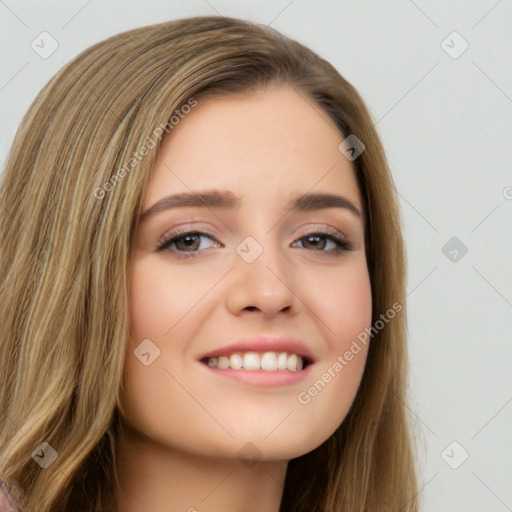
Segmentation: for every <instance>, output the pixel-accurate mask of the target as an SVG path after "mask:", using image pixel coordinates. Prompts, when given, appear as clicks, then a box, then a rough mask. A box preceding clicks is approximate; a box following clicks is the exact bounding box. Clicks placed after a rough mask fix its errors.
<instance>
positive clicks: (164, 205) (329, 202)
mask: <svg viewBox="0 0 512 512" xmlns="http://www.w3.org/2000/svg"><path fill="white" fill-rule="evenodd" d="M241 204H242V198H241V197H239V196H237V195H235V194H234V193H233V192H231V191H229V190H224V191H221V190H207V191H204V192H185V193H182V194H176V195H172V196H167V197H164V198H163V199H160V200H159V201H157V202H156V203H155V204H154V205H153V206H151V207H149V208H148V209H147V210H145V211H144V212H142V214H141V216H140V219H139V220H143V219H146V218H148V217H151V216H153V215H155V214H156V213H159V212H162V211H165V210H169V209H171V208H180V207H184V206H203V207H208V208H221V209H233V208H239V207H240V206H241ZM287 207H288V208H287V209H289V210H295V211H311V210H321V209H324V208H343V209H345V210H348V211H350V212H352V213H353V214H354V215H355V216H356V217H361V212H360V210H359V208H357V207H356V206H355V205H354V203H352V202H351V201H350V200H349V199H347V198H346V197H343V196H339V195H335V194H326V193H307V194H304V195H300V196H296V197H293V198H292V199H291V200H290V202H289V203H288V205H287Z"/></svg>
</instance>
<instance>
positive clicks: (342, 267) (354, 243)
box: [117, 86, 372, 512]
mask: <svg viewBox="0 0 512 512" xmlns="http://www.w3.org/2000/svg"><path fill="white" fill-rule="evenodd" d="M343 139H344V137H343V136H342V134H341V133H340V132H339V130H338V129H337V128H336V126H335V125H334V124H333V122H332V121H331V120H330V119H329V118H328V117H327V115H326V114H325V113H324V112H323V111H321V109H320V108H319V107H318V106H317V105H316V104H314V103H313V102H312V101H311V100H308V99H306V98H305V97H304V96H303V95H300V94H298V93H297V92H295V91H294V90H293V89H292V88H290V87H288V86H281V87H277V88H272V89H268V90H266V91H265V92H258V93H254V94H248V95H228V96H223V97H217V98H210V99H206V100H202V101H199V104H198V106H196V107H195V108H194V109H193V110H192V111H191V112H190V113H189V114H188V115H187V116H186V117H185V118H184V119H182V120H181V121H180V123H179V124H178V125H177V126H176V127H175V128H174V129H173V130H172V132H171V134H170V136H169V137H167V138H166V139H165V140H164V143H163V144H162V147H161V150H160V153H159V155H158V158H157V162H156V165H155V167H154V169H153V172H152V175H151V177H150V181H149V185H148V188H147V190H146V193H145V197H144V201H143V210H144V211H145V210H146V209H147V208H149V207H150V206H152V205H153V204H155V203H156V202H157V201H159V200H160V199H162V198H163V197H165V196H168V195H170V194H176V193H181V192H191V191H194V192H196V191H203V190H211V189H218V190H229V191H232V192H234V193H236V194H238V195H240V196H241V197H242V199H243V203H242V205H241V207H240V208H238V209H236V208H235V209H221V208H215V207H208V208H206V207H201V206H199V207H190V206H188V207H179V208H172V209H168V210H165V211H161V212H159V213H157V214H155V215H153V216H149V217H146V218H144V219H143V220H142V221H141V222H140V223H139V225H138V227H137V231H136V235H135V239H134V245H133V252H132V256H131V264H130V272H129V285H130V289H129V299H130V304H129V308H130V310H129V312H130V322H131V325H130V334H131V335H130V339H129V340H128V342H127V354H126V364H125V371H124V389H123V393H122V400H121V413H122V418H123V428H122V431H121V434H120V439H119V461H118V465H119V475H120V487H119V488H118V489H117V499H118V504H119V510H122V511H124V512H132V511H134V512H135V511H140V510H145V511H147V512H156V511H158V512H161V511H164V510H173V511H175V510H176V511H181V510H183V511H184V512H185V511H190V512H192V511H194V510H197V511H200V512H212V511H221V510H222V511H225V510H230V511H232V512H238V511H240V512H241V511H244V512H248V511H249V512H250V511H268V512H277V511H278V509H279V504H280V501H281V497H282V486H283V483H284V478H285V474H286V468H287V463H288V461H289V460H290V459H292V458H295V457H298V456H300V455H303V454H305V453H307V452H310V451H311V450H313V449H314V448H316V447H318V446H319V445H320V444H321V443H323V442H324V441H325V440H326V439H327V438H329V437H330V436H331V435H332V433H333V432H334V431H335V430H336V428H337V427H338V426H339V425H340V424H341V423H342V421H343V419H344V418H345V416H346V414H347V412H348V410H349V408H350V406H351V404H352V402H353V400H354V397H355V394H356V391H357V389H358V386H359V383H360V380H361V377H362V373H363V370H364V365H365V361H366V354H367V347H364V346H363V347H362V349H361V351H360V352H358V354H357V355H355V356H354V357H353V359H352V360H351V361H350V362H348V363H347V365H346V366H344V368H343V370H342V371H340V372H337V373H336V372H335V373H334V374H335V377H334V378H332V379H331V380H330V382H329V383H328V384H327V385H326V386H325V387H324V388H323V389H322V390H321V391H320V392H318V393H317V394H316V396H314V397H311V400H310V401H309V403H307V404H302V403H300V402H299V401H298V398H297V397H298V394H299V393H300V392H304V391H307V390H308V388H310V387H311V386H312V385H313V383H314V382H315V381H317V380H318V379H319V378H321V376H322V374H324V373H325V372H327V371H328V369H329V368H331V374H332V373H333V372H332V366H333V364H334V363H335V362H336V360H337V357H338V356H340V355H341V356H343V354H344V353H345V352H346V351H347V350H348V349H349V348H350V346H351V344H352V342H353V340H355V339H356V337H357V335H358V334H359V333H361V332H362V331H364V329H365V328H366V327H370V325H371V313H372V311H371V287H370V280H369V275H368V269H367V262H366V257H365V246H364V228H365V227H364V222H363V219H362V218H361V217H358V216H356V215H354V214H353V213H352V212H350V211H349V210H348V209H345V208H334V207H331V208H326V209H319V210H316V211H289V209H287V208H286V202H287V201H288V200H289V199H290V198H291V197H294V196H295V195H298V194H304V193H306V192H314V193H317V192H325V193H332V194H337V195H342V196H344V197H345V198H347V199H349V200H350V201H351V202H352V203H353V204H354V205H355V206H356V207H357V208H358V209H359V210H360V211H362V207H363V205H362V201H361V196H360V191H359V189H358V186H357V182H356V178H355V174H354V169H353V166H352V163H351V162H350V161H349V160H348V159H347V158H346V157H345V156H344V155H343V154H342V153H341V152H340V151H339V150H338V146H339V144H340V142H341V141H342V140H343ZM177 226H181V227H183V228H186V231H194V230H198V231H204V230H205V229H206V230H207V231H210V232H211V233H213V234H214V238H209V235H207V236H204V237H202V238H198V239H197V240H196V241H195V242H194V244H193V248H192V249H187V245H185V244H184V243H183V239H181V242H177V243H175V244H174V245H172V246H170V247H168V248H167V249H166V250H164V251H163V252H157V251H156V249H157V247H158V240H159V238H160V237H161V236H162V235H165V234H166V233H168V232H170V231H171V230H173V229H174V228H176V227H177ZM329 227H330V228H331V229H333V228H334V229H335V230H337V231H338V232H339V233H340V235H341V236H344V237H345V239H346V240H347V241H348V242H349V243H350V245H351V250H349V251H345V252H340V253H338V254H336V253H334V252H333V251H332V249H333V248H334V247H335V244H334V243H333V242H330V241H329V239H327V238H320V239H317V240H315V239H313V240H311V238H308V237H307V236H306V235H308V234H311V233H315V232H318V231H324V230H325V229H326V228H329ZM247 236H251V237H253V238H254V239H255V240H256V241H257V242H258V244H259V245H260V246H261V247H262V248H263V253H262V254H261V255H260V256H259V257H257V258H256V260H255V261H254V262H252V263H247V262H246V261H245V260H244V259H243V258H242V257H241V256H240V255H239V254H238V253H237V252H236V248H237V246H238V245H239V244H240V242H242V240H244V239H245V238H246V237H247ZM179 251H181V253H180V252H179ZM187 251H192V252H193V251H195V252H196V253H197V254H196V255H195V256H188V257H187V254H190V252H187ZM179 254H181V255H183V254H184V255H185V257H182V258H180V257H178V256H179ZM257 335H269V336H288V337H293V338H296V339H300V340H302V341H303V342H304V343H305V344H306V345H307V346H308V347H309V348H310V349H311V351H312V352H313V353H314V355H315V359H316V362H315V364H314V365H313V366H312V367H311V368H310V370H311V371H310V374H309V376H308V378H307V379H305V380H303V381H301V382H298V383H295V384H291V385H286V386H281V387H274V388H268V387H267V388H263V387H257V386H254V385H251V384H244V383H240V382H237V381H234V380H231V379H228V378H225V377H220V376H218V375H216V374H214V373H212V371H211V370H210V369H209V368H208V367H206V366H205V365H203V363H200V362H199V361H198V359H199V358H200V357H201V355H204V354H205V353H207V352H209V351H211V350H213V349H216V348H219V347H223V346H226V345H229V344H231V343H233V342H236V341H238V340H240V339H242V338H246V337H249V336H257ZM145 339H150V340H151V342H152V343H154V344H155V345H156V346H157V347H158V348H159V349H160V355H159V356H158V357H157V358H156V359H155V360H154V361H153V362H152V363H151V364H150V365H149V366H145V365H144V364H142V363H141V361H140V360H139V359H138V358H137V357H136V356H135V355H134V350H135V349H136V348H137V346H139V345H140V343H141V342H142V340H145ZM247 443H252V445H253V446H254V447H256V449H257V452H256V453H257V455H255V460H254V464H251V465H250V466H249V465H248V464H246V463H244V461H243V460H242V459H241V456H240V455H239V454H238V452H239V451H240V450H241V449H243V447H244V446H245V445H246V444H247ZM245 450H247V448H245ZM242 453H244V452H242ZM256 459H257V460H256Z"/></svg>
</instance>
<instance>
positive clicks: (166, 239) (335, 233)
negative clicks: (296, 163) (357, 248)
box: [156, 224, 354, 258]
mask: <svg viewBox="0 0 512 512" xmlns="http://www.w3.org/2000/svg"><path fill="white" fill-rule="evenodd" d="M186 235H193V236H199V237H204V236H206V237H208V238H211V239H212V240H213V241H215V242H216V243H217V244H220V246H221V247H224V244H222V242H219V240H218V239H217V235H215V234H214V233H212V232H211V231H210V230H209V229H202V228H201V227H192V226H190V225H184V226H183V225H182V226H179V227H175V228H173V229H172V230H170V231H167V232H166V233H164V234H163V235H162V236H161V237H160V238H159V239H158V241H157V248H156V252H160V251H164V250H168V251H170V252H173V253H174V254H175V255H176V256H177V257H184V258H187V257H192V256H194V255H197V254H199V253H201V252H202V250H196V251H177V250H170V249H168V248H167V247H166V246H167V245H169V244H171V243H174V240H175V239H179V238H181V237H184V236H186ZM312 236H319V237H322V238H325V239H326V240H330V241H331V242H333V243H334V244H335V245H336V247H335V248H334V249H330V250H318V251H317V250H313V249H311V251H312V252H313V253H320V254H323V255H326V256H337V255H339V254H340V253H343V252H348V251H352V250H353V249H354V245H353V243H352V242H351V241H350V239H349V238H348V237H347V236H346V235H345V234H344V233H343V232H342V231H340V230H339V229H337V228H334V227H332V226H329V225H327V226H326V225H325V224H324V225H323V226H322V227H317V229H314V228H311V229H309V230H307V232H305V233H303V234H301V235H300V236H299V235H297V237H296V239H295V240H294V242H293V244H297V243H299V242H300V241H301V240H302V239H304V238H307V237H312ZM306 250H307V249H306ZM203 251H204V249H203Z"/></svg>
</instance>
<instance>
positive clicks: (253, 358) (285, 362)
mask: <svg viewBox="0 0 512 512" xmlns="http://www.w3.org/2000/svg"><path fill="white" fill-rule="evenodd" d="M199 362H200V363H201V364H202V365H203V366H204V367H205V368H206V369H207V371H209V372H212V373H213V374H214V375H218V376H220V377H221V378H227V379H230V380H236V381H238V382H241V383H244V384H250V385H256V386H264V387H265V386H270V387H275V386H287V385H293V384H295V383H298V382H299V381H301V380H303V379H305V378H306V377H307V375H309V373H310V367H311V366H313V364H314V363H315V358H314V356H313V352H312V351H311V350H310V349H309V347H308V346H307V345H305V344H304V343H302V342H301V341H299V340H295V339H291V338H282V337H281V338H276V337H258V338H249V339H245V340H241V341H239V342H237V343H234V344H232V345H228V346H225V347H223V348H219V349H216V350H213V351H211V352H209V353H207V354H203V356H202V357H201V358H200V359H199Z"/></svg>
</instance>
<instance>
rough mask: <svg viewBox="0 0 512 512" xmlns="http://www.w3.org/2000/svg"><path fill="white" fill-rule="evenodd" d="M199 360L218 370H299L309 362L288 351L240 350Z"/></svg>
mask: <svg viewBox="0 0 512 512" xmlns="http://www.w3.org/2000/svg"><path fill="white" fill-rule="evenodd" d="M201 362H203V363H205V364H207V365H208V366H209V367H210V368H217V369H219V370H229V369H231V370H242V371H243V370H248V371H255V370H265V371H279V372H282V371H290V372H299V371H301V370H302V369H303V368H304V367H306V366H307V365H308V364H309V362H308V361H307V360H304V359H303V358H302V357H301V356H299V355H297V354H294V353H288V352H271V351H268V352H241V353H234V354H231V355H225V356H218V357H205V358H204V359H202V360H201Z"/></svg>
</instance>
